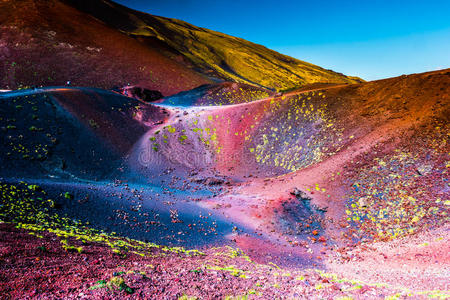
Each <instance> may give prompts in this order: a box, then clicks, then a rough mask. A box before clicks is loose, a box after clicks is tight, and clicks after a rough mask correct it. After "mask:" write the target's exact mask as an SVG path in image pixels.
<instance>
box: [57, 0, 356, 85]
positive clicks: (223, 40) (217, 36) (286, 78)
mask: <svg viewBox="0 0 450 300" xmlns="http://www.w3.org/2000/svg"><path fill="white" fill-rule="evenodd" d="M65 2H66V3H69V4H71V5H73V6H74V7H76V8H77V9H79V10H81V11H84V12H86V13H89V14H90V15H92V16H93V17H95V18H97V19H99V20H101V21H103V22H105V23H106V24H108V25H109V26H111V27H113V28H116V29H119V30H120V31H122V32H124V33H126V34H127V35H129V36H132V37H134V38H136V39H137V40H139V41H141V42H142V43H144V44H146V45H147V46H150V47H152V48H156V49H158V50H160V51H161V52H163V53H164V54H165V55H168V56H169V57H171V58H173V59H176V60H178V61H180V62H182V63H184V64H185V65H187V66H189V67H191V68H194V69H195V70H197V71H200V72H201V73H203V74H206V75H209V76H213V77H218V78H221V79H224V80H231V81H238V82H243V83H250V84H256V85H259V86H262V87H266V88H271V89H279V90H285V89H290V88H293V87H297V86H301V85H304V84H309V83H315V82H332V83H355V82H360V81H361V80H360V79H359V78H355V77H347V76H345V75H343V74H340V73H336V72H333V71H331V70H326V69H323V68H321V67H318V66H315V65H313V64H310V63H307V62H303V61H300V60H297V59H294V58H292V57H289V56H286V55H282V54H280V53H277V52H275V51H273V50H270V49H267V48H266V47H264V46H261V45H257V44H254V43H251V42H248V41H246V40H243V39H240V38H236V37H232V36H229V35H226V34H223V33H220V32H215V31H212V30H208V29H205V28H200V27H196V26H194V25H191V24H189V23H186V22H183V21H180V20H175V19H169V18H164V17H158V16H153V15H150V14H145V13H141V12H138V11H134V10H131V9H128V8H126V7H124V6H121V5H119V4H116V3H114V2H112V1H99V0H96V1H74V0H65Z"/></svg>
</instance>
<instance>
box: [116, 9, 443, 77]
mask: <svg viewBox="0 0 450 300" xmlns="http://www.w3.org/2000/svg"><path fill="white" fill-rule="evenodd" d="M116 2H118V3H121V4H123V5H125V6H128V7H131V8H134V9H137V10H140V11H145V12H148V13H151V14H154V15H159V16H164V17H170V18H176V19H180V20H184V21H186V22H189V23H192V24H194V25H196V26H200V27H206V28H208V29H212V30H216V31H220V32H223V33H226V34H229V35H233V36H238V37H241V38H244V39H246V40H249V41H251V42H254V43H258V44H262V45H264V46H266V47H268V48H271V49H274V50H276V51H278V52H281V53H283V54H287V55H290V56H293V57H296V58H298V59H301V60H304V61H308V62H310V63H313V64H316V65H319V66H321V67H324V68H327V69H332V70H335V71H338V72H342V73H344V74H346V75H355V76H359V77H361V78H363V79H366V80H374V79H380V78H386V77H392V76H398V75H402V74H409V73H418V72H425V71H431V70H436V69H443V68H450V0H409V1H406V0H405V1H400V0H391V1H389V0H358V1H346V0H339V1H329V0H323V1H319V0H308V1H295V0H278V1H269V0H255V1H253V0H247V1H245V0H229V1H214V0H211V1H200V0H147V1H145V0H116Z"/></svg>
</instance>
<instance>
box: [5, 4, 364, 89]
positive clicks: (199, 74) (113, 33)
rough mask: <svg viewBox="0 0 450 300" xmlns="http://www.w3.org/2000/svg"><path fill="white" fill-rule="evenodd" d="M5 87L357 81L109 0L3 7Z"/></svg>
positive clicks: (178, 86)
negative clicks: (69, 84)
mask: <svg viewBox="0 0 450 300" xmlns="http://www.w3.org/2000/svg"><path fill="white" fill-rule="evenodd" d="M0 24H1V25H0V88H6V89H16V88H18V87H21V86H33V85H42V86H48V85H63V84H65V83H66V82H67V81H71V83H72V85H79V86H94V87H100V88H111V87H113V86H123V85H127V84H128V83H129V84H132V85H138V86H142V87H145V88H148V89H151V90H158V91H161V92H162V93H163V95H164V96H168V95H171V94H174V93H177V92H180V91H184V90H189V89H192V88H194V87H197V86H199V85H202V84H208V83H212V82H214V81H224V80H227V81H238V82H242V83H248V84H252V85H258V86H261V87H265V88H270V89H280V90H284V89H290V88H295V87H298V86H301V85H304V84H309V83H315V82H325V83H353V82H357V81H358V80H355V79H353V78H350V77H347V76H345V75H342V74H339V73H335V72H333V71H330V70H325V69H322V68H320V67H317V66H314V65H312V64H309V63H306V62H302V61H299V60H296V59H294V58H291V57H288V56H285V55H282V54H279V53H277V52H275V51H272V50H269V49H267V48H265V47H263V46H261V45H257V44H254V43H250V42H247V41H245V40H243V39H239V38H235V37H231V36H228V35H225V34H222V33H218V32H214V31H211V30H208V29H203V28H199V27H195V26H193V25H190V24H188V23H185V22H182V21H179V20H173V19H167V18H162V17H156V16H152V15H149V14H144V13H140V12H137V11H134V10H131V9H128V8H126V7H124V6H121V5H118V4H116V3H114V2H110V1H101V0H95V1H70V0H49V1H38V0H24V1H2V2H0Z"/></svg>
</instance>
